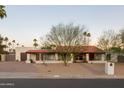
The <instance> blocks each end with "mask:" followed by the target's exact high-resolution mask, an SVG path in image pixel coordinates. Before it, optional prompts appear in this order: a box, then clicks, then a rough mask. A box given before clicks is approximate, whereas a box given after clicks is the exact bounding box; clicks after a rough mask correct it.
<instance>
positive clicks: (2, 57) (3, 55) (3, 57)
mask: <svg viewBox="0 0 124 93" xmlns="http://www.w3.org/2000/svg"><path fill="white" fill-rule="evenodd" d="M0 56H1V62H2V61H5V57H6V55H5V54H0Z"/></svg>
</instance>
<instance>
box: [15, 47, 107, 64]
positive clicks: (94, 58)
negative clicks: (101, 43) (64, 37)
mask: <svg viewBox="0 0 124 93" xmlns="http://www.w3.org/2000/svg"><path fill="white" fill-rule="evenodd" d="M67 52H69V54H70V56H68V60H69V63H76V62H77V63H78V62H82V63H83V62H87V63H105V62H106V60H105V52H104V51H103V50H101V49H99V48H97V47H95V46H71V47H67V46H58V47H56V48H54V49H36V48H31V47H18V48H16V60H18V61H25V62H27V63H30V62H31V61H33V62H35V63H62V62H63V60H62V54H66V53H67Z"/></svg>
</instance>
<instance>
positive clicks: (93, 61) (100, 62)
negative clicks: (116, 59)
mask: <svg viewBox="0 0 124 93" xmlns="http://www.w3.org/2000/svg"><path fill="white" fill-rule="evenodd" d="M106 62H107V61H89V62H88V63H106Z"/></svg>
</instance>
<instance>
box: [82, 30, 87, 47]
mask: <svg viewBox="0 0 124 93" xmlns="http://www.w3.org/2000/svg"><path fill="white" fill-rule="evenodd" d="M83 35H84V45H86V44H87V32H86V31H85V32H84V33H83Z"/></svg>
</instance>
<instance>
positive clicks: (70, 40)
mask: <svg viewBox="0 0 124 93" xmlns="http://www.w3.org/2000/svg"><path fill="white" fill-rule="evenodd" d="M86 31H87V29H86V28H85V26H80V25H76V26H75V25H73V23H71V24H67V25H64V24H58V25H56V26H52V29H51V31H50V33H48V34H47V35H46V41H45V45H47V46H50V45H52V46H55V47H57V46H65V47H66V48H64V49H59V51H61V52H62V58H63V61H64V63H65V65H67V63H68V58H69V56H70V55H71V52H70V51H73V50H74V49H75V47H72V46H82V45H84V44H85V42H84V41H83V39H84V32H86Z"/></svg>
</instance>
